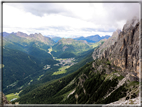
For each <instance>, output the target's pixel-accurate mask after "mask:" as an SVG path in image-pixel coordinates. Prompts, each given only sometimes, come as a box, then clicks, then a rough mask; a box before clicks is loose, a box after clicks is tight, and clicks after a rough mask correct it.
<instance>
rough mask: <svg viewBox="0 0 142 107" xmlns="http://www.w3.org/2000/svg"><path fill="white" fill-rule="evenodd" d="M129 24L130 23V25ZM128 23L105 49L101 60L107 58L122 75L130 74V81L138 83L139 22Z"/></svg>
mask: <svg viewBox="0 0 142 107" xmlns="http://www.w3.org/2000/svg"><path fill="white" fill-rule="evenodd" d="M130 22H131V23H130ZM136 22H137V19H135V18H134V19H132V21H128V22H127V23H126V24H125V25H124V27H123V30H122V32H120V34H119V36H118V40H117V41H116V42H115V43H114V45H111V46H110V47H109V48H107V49H106V50H105V51H104V53H103V55H102V57H101V58H108V59H109V60H111V62H112V63H113V64H114V65H116V66H118V67H120V68H121V69H122V75H124V76H125V75H127V74H128V73H130V74H131V75H130V81H138V77H140V75H139V45H140V44H139V22H138V23H136Z"/></svg>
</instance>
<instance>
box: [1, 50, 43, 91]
mask: <svg viewBox="0 0 142 107" xmlns="http://www.w3.org/2000/svg"><path fill="white" fill-rule="evenodd" d="M41 69H42V66H40V63H39V61H38V60H37V59H36V58H34V57H32V56H30V55H28V54H26V53H23V52H21V51H18V50H12V49H8V48H4V49H3V92H4V93H7V92H8V91H9V90H12V89H14V88H15V87H20V86H22V85H24V84H25V83H26V82H27V81H30V80H31V79H32V78H34V77H28V76H29V75H33V74H35V73H37V71H39V70H41ZM36 75H38V74H36Z"/></svg>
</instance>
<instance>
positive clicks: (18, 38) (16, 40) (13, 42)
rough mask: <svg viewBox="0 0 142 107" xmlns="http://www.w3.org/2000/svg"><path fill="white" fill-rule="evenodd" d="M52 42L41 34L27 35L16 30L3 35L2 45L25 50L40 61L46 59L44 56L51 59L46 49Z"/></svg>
mask: <svg viewBox="0 0 142 107" xmlns="http://www.w3.org/2000/svg"><path fill="white" fill-rule="evenodd" d="M53 44H54V41H52V40H51V39H50V38H48V37H44V36H42V35H41V34H31V35H27V34H25V33H22V32H17V33H11V34H10V35H8V36H6V37H3V47H5V48H10V49H15V50H19V51H22V52H25V53H27V54H29V55H31V56H33V57H36V58H37V59H38V60H40V61H41V62H43V61H44V60H46V58H48V59H52V60H53V58H52V56H51V55H50V54H49V53H48V49H49V48H50V46H52V45H53Z"/></svg>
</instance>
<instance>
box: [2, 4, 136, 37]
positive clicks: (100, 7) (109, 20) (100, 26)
mask: <svg viewBox="0 0 142 107" xmlns="http://www.w3.org/2000/svg"><path fill="white" fill-rule="evenodd" d="M120 6H122V7H124V8H119V10H117V9H118V7H120ZM72 7H73V8H72ZM129 10H130V11H131V12H129ZM138 10H139V6H138V4H119V5H118V4H110V3H109V4H106V3H105V4H102V3H99V4H93V3H91V4H82V3H81V4H72V3H71V4H56V3H54V4H36V5H35V4H28V5H26V4H24V3H23V4H16V3H15V4H13V3H12V4H7V3H4V6H3V17H4V18H3V24H4V25H3V30H4V31H6V32H9V33H10V32H17V31H22V32H25V33H27V34H30V33H42V34H43V35H55V36H61V37H74V36H90V35H95V34H99V35H101V36H105V35H111V34H112V33H113V31H115V30H116V29H117V28H120V29H122V27H123V25H124V24H125V22H126V20H127V19H129V18H131V17H133V16H134V15H135V16H138V12H139V11H138ZM115 12H116V13H115ZM126 12H127V15H126ZM84 29H85V30H84Z"/></svg>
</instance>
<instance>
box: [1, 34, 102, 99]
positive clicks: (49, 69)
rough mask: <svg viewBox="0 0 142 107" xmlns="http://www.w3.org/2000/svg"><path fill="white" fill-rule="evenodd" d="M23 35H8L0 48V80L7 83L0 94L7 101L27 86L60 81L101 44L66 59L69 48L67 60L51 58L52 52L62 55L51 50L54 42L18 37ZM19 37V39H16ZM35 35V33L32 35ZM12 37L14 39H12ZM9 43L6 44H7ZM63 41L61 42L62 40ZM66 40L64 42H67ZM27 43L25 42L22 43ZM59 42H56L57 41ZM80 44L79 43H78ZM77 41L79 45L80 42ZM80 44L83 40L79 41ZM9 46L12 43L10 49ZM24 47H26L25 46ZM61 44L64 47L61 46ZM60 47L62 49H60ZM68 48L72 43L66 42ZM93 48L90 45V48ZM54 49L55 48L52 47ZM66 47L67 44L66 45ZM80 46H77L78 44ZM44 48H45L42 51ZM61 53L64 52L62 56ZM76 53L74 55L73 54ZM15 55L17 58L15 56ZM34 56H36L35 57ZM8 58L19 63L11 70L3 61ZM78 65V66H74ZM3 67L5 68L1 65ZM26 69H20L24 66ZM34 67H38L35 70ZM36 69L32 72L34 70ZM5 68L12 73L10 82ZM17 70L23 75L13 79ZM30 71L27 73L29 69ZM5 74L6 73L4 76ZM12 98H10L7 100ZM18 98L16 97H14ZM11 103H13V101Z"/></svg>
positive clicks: (5, 61)
mask: <svg viewBox="0 0 142 107" xmlns="http://www.w3.org/2000/svg"><path fill="white" fill-rule="evenodd" d="M22 34H23V33H20V32H18V33H17V34H15V35H14V34H12V35H11V34H10V35H9V36H12V37H11V39H9V38H8V35H7V38H8V39H7V38H4V46H3V49H4V50H3V52H4V53H3V54H4V57H3V58H4V64H3V70H4V81H7V80H8V81H9V80H10V81H9V82H8V81H7V83H6V84H5V83H4V87H3V91H4V93H5V94H6V96H7V98H8V101H10V100H12V99H14V98H17V96H16V97H14V95H13V94H12V93H19V92H21V91H22V90H23V89H25V88H26V87H27V86H31V85H34V84H39V83H40V84H41V83H45V82H47V81H52V80H54V79H58V78H61V77H63V76H65V75H67V74H69V73H71V72H74V70H77V69H78V68H79V67H80V66H82V65H84V64H86V62H85V61H82V59H83V58H85V57H86V56H87V55H89V54H90V53H89V52H88V51H90V49H93V48H95V47H97V46H99V45H100V44H101V43H103V42H104V41H103V40H102V41H100V42H98V43H94V44H93V43H91V44H90V48H88V49H86V50H85V51H84V50H83V51H81V53H80V54H79V52H77V53H74V56H73V57H72V55H71V56H70V53H72V52H71V51H72V50H74V48H75V47H74V48H73V47H72V48H71V49H70V50H67V51H68V52H67V53H68V55H67V57H65V58H64V57H63V58H62V57H60V56H56V57H55V56H54V52H57V53H60V54H61V55H62V53H64V52H65V50H64V48H63V51H60V50H59V49H61V48H59V49H55V48H53V47H54V45H56V44H58V42H57V43H55V44H54V45H49V46H48V45H47V46H46V44H44V43H43V42H42V41H38V42H37V41H35V40H32V41H31V39H30V42H29V37H28V38H26V37H25V36H24V37H23V36H21V35H22ZM18 35H20V36H18ZM36 35H37V34H36ZM14 36H15V37H14ZM17 36H18V38H19V40H20V42H19V40H18V39H16V41H15V38H16V37H17ZM13 37H14V38H13ZM22 39H23V40H24V44H23V43H22ZM9 40H10V41H9ZM63 40H65V39H63ZM67 40H68V39H67ZM69 40H71V41H73V42H74V40H72V39H69ZM26 41H27V42H26ZM59 42H60V41H59ZM75 42H76V43H75V45H77V41H75ZM81 42H82V41H81ZM81 42H80V43H81ZM83 43H84V41H83ZM11 44H14V45H13V46H12V47H11ZM25 44H27V45H25ZM64 45H66V44H65V43H64ZM64 45H63V47H64ZM71 45H72V43H70V46H71ZM87 45H88V46H89V44H88V43H87ZM92 45H94V46H92ZM56 46H57V45H56ZM66 46H67V47H68V45H66ZM79 46H80V45H79ZM46 47H47V48H46ZM64 54H65V53H64ZM75 54H76V55H75ZM17 56H19V58H18V57H17ZM35 56H36V57H35ZM9 58H11V60H10V61H14V63H13V64H17V65H18V64H19V65H18V66H17V68H14V69H13V67H14V66H16V65H13V64H12V62H9V61H8V60H7V59H9ZM19 60H21V62H19ZM27 60H28V61H29V64H28V63H27ZM25 63H27V64H25ZM31 63H33V64H35V65H37V66H36V67H34V66H33V65H32V66H31ZM77 64H78V65H79V66H78V65H77ZM4 65H7V66H4ZM25 65H26V66H27V67H24V66H25ZM28 67H29V68H30V69H32V72H33V73H29V74H28V72H27V74H26V72H25V71H24V69H25V68H26V69H27V71H29V70H30V69H29V68H28ZM37 67H39V68H38V69H37ZM35 68H36V70H34V69H35ZM8 69H9V71H11V72H12V75H13V76H12V78H13V81H11V79H12V78H11V79H10V78H9V76H10V75H9V73H10V72H7V70H8ZM13 70H14V71H15V73H14V72H13ZM19 71H20V73H22V72H23V75H21V76H22V77H21V78H19V77H14V76H16V75H17V76H19ZM30 71H31V70H30ZM5 72H7V73H6V74H5ZM9 90H10V91H9ZM11 96H12V97H11ZM18 98H19V97H18ZM13 101H14V100H13Z"/></svg>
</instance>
